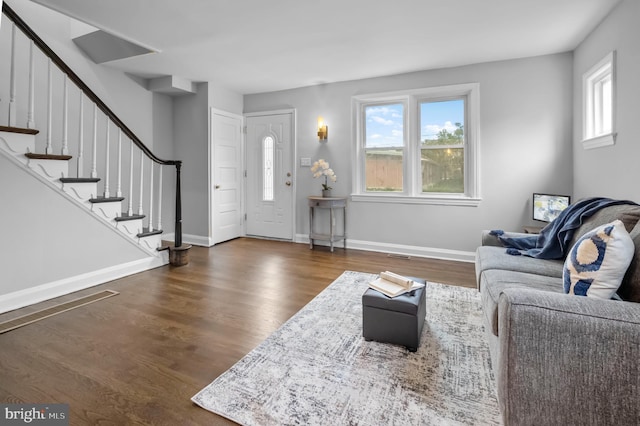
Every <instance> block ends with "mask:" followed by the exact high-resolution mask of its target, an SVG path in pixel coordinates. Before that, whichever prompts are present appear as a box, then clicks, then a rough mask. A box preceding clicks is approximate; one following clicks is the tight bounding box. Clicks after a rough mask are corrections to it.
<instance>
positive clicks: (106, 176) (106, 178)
mask: <svg viewBox="0 0 640 426" xmlns="http://www.w3.org/2000/svg"><path fill="white" fill-rule="evenodd" d="M106 126H107V136H106V139H107V140H106V143H105V153H104V158H105V160H104V198H109V197H111V192H110V191H109V157H110V155H109V154H110V151H111V149H110V148H111V141H110V139H111V138H110V135H109V117H107V121H106Z"/></svg>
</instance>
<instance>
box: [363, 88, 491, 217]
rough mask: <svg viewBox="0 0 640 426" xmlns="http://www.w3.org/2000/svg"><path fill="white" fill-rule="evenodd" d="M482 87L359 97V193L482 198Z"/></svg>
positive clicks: (471, 201)
mask: <svg viewBox="0 0 640 426" xmlns="http://www.w3.org/2000/svg"><path fill="white" fill-rule="evenodd" d="M478 87H479V86H478V84H476V83H472V84H461V85H454V86H445V87H434V88H427V89H419V90H412V91H404V92H394V93H382V94H371V95H361V96H356V97H354V98H353V114H354V124H355V126H354V127H355V129H354V135H355V137H354V139H355V145H354V147H355V149H354V151H355V158H356V159H357V161H356V164H355V167H354V176H353V177H354V183H355V187H354V193H353V195H352V199H353V200H354V201H363V200H366V201H380V202H411V203H425V204H428V203H436V204H458V205H477V203H478V202H479V177H478V176H479V173H478V145H479V140H478V116H479V111H478V103H479V102H478V91H479V88H478Z"/></svg>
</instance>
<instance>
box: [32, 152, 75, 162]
mask: <svg viewBox="0 0 640 426" xmlns="http://www.w3.org/2000/svg"><path fill="white" fill-rule="evenodd" d="M25 156H26V157H27V158H31V159H32V160H63V161H67V160H71V159H72V158H73V157H72V156H71V155H58V154H36V153H34V152H27V153H26V154H25Z"/></svg>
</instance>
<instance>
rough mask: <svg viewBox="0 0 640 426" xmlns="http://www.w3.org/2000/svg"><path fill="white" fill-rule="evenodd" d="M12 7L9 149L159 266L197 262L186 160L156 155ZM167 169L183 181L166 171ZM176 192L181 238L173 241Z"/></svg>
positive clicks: (3, 49)
mask: <svg viewBox="0 0 640 426" xmlns="http://www.w3.org/2000/svg"><path fill="white" fill-rule="evenodd" d="M2 13H3V14H2V25H1V26H0V58H8V59H9V60H6V61H0V101H1V102H0V107H1V108H0V112H2V114H0V155H1V156H3V157H4V158H6V159H8V160H9V161H11V162H13V163H14V164H15V165H19V166H20V167H23V168H24V169H25V170H28V171H29V173H30V174H32V175H33V177H34V178H36V179H38V180H39V181H40V182H41V183H42V184H43V185H46V186H48V187H49V188H50V189H52V190H55V191H57V192H58V193H59V196H60V197H64V198H66V199H68V200H70V201H72V203H71V204H73V205H74V206H75V207H74V208H77V209H83V210H84V211H86V212H88V214H90V215H93V216H95V217H96V218H97V219H98V220H100V221H102V222H103V223H104V224H105V225H107V226H108V227H109V228H110V229H111V230H112V232H113V233H116V234H117V235H119V236H120V238H122V239H124V240H126V241H127V242H128V243H129V244H135V245H136V246H137V247H138V248H139V249H140V250H142V251H144V252H145V253H146V256H148V257H149V258H153V259H156V260H153V262H151V263H150V264H153V265H154V267H155V266H158V265H160V264H167V263H169V262H170V263H172V264H173V265H177V266H181V265H184V264H186V263H188V254H187V253H188V249H189V248H190V246H188V245H183V244H182V218H181V197H180V169H181V162H180V161H177V160H164V159H161V158H159V157H158V156H156V155H155V154H154V153H153V152H152V151H151V150H150V149H149V148H148V147H147V146H146V145H145V144H144V143H143V142H142V141H141V140H140V139H139V138H138V137H137V136H136V135H135V134H134V133H133V132H132V131H131V130H130V129H129V127H127V126H126V125H125V124H124V122H123V121H122V120H121V119H120V118H119V117H118V116H117V115H116V114H115V113H114V112H113V111H112V110H111V109H110V108H109V107H108V106H107V105H106V104H105V103H104V102H103V101H102V100H101V99H100V98H99V97H98V96H97V95H96V94H95V93H94V92H93V91H92V90H91V89H90V88H89V87H88V86H87V85H86V84H85V83H84V82H83V81H82V80H81V79H80V78H79V77H78V75H77V74H75V73H74V72H73V71H72V70H71V69H70V68H69V66H67V64H65V63H64V61H63V60H62V59H61V58H60V57H59V56H57V55H56V53H55V52H53V50H51V48H50V47H49V46H48V45H47V44H46V43H45V42H44V41H43V40H42V39H41V38H40V37H39V36H38V35H37V34H36V33H35V32H34V31H33V30H32V29H31V28H30V27H29V25H27V23H26V22H24V21H23V20H22V19H21V18H20V17H19V16H18V15H17V14H16V13H15V12H14V11H13V10H12V9H11V7H10V6H9V5H8V4H7V3H6V2H4V3H3V4H2ZM6 77H8V78H6ZM6 80H8V81H6ZM7 95H8V96H7ZM7 101H8V104H7ZM3 104H4V105H3ZM5 114H6V115H5ZM5 120H6V121H5ZM36 123H38V126H36ZM167 167H169V168H170V169H172V168H175V179H171V177H172V175H171V174H170V172H168V173H167V174H166V176H164V175H163V174H164V173H165V169H166V168H167ZM5 184H7V183H6V182H3V185H5ZM167 192H168V193H169V195H170V196H169V197H167V196H165V195H166V194H165V193H167ZM172 192H173V194H171V193H172ZM171 195H173V197H171ZM27 196H28V195H27ZM171 198H173V199H174V200H175V209H173V211H174V212H175V218H174V219H175V221H174V237H175V240H174V244H173V245H171V244H165V245H163V242H162V240H163V239H162V237H163V230H162V213H163V211H164V212H165V213H166V212H169V213H171V210H172V209H167V208H166V206H165V209H164V210H163V202H167V201H171ZM87 238H91V236H87ZM111 279H113V278H111ZM94 285H95V283H94ZM0 287H1V286H0ZM2 290H3V289H2V288H0V312H1V311H2V297H3V294H2ZM13 307H14V308H15V306H13Z"/></svg>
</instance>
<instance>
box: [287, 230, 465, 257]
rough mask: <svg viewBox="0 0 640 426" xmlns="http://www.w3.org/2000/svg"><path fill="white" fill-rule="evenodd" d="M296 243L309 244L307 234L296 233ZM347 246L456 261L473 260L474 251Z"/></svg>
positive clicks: (387, 245)
mask: <svg viewBox="0 0 640 426" xmlns="http://www.w3.org/2000/svg"><path fill="white" fill-rule="evenodd" d="M295 242H296V243H304V244H309V235H307V234H296V240H295ZM314 244H315V245H324V246H328V245H329V243H328V242H326V241H318V242H315V243H314ZM342 246H343V245H342V241H340V242H338V243H334V247H342ZM347 248H351V249H357V250H367V251H375V252H381V253H389V254H395V255H400V256H415V257H427V258H430V259H443V260H455V261H458V262H471V263H473V262H475V258H476V254H475V252H468V251H462V250H451V249H443V248H434V247H423V246H410V245H405V244H391V243H380V242H375V241H361V240H352V239H347Z"/></svg>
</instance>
